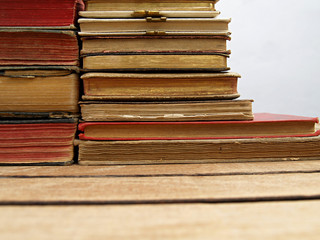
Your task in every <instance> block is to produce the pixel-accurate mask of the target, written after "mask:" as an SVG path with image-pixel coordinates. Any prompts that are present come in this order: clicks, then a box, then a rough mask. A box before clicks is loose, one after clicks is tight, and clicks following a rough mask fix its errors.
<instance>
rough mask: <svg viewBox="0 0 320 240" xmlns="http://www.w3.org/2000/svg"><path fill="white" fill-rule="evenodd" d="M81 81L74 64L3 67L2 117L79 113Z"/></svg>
mask: <svg viewBox="0 0 320 240" xmlns="http://www.w3.org/2000/svg"><path fill="white" fill-rule="evenodd" d="M79 81H80V79H79V69H78V68H77V67H74V66H42V67H40V66H37V67H35V66H27V67H26V66H25V67H23V66H20V67H0V117H1V118H64V117H76V116H77V115H78V110H79V109H78V100H79V84H80V83H79Z"/></svg>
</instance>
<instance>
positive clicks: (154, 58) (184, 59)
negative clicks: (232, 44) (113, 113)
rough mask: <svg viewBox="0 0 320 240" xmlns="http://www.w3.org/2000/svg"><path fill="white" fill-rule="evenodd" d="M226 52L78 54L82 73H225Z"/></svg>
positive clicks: (227, 53)
mask: <svg viewBox="0 0 320 240" xmlns="http://www.w3.org/2000/svg"><path fill="white" fill-rule="evenodd" d="M229 54H230V53H229V52H215V51H212V52H187V51H186V52H110V53H93V54H85V55H82V60H83V70H84V71H96V70H100V71H117V72H127V71H134V72H136V71H147V72H152V71H193V72H200V71H208V72H221V71H226V70H229V67H228V66H227V58H228V57H229Z"/></svg>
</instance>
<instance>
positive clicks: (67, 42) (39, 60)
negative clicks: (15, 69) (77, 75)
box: [0, 28, 79, 66]
mask: <svg viewBox="0 0 320 240" xmlns="http://www.w3.org/2000/svg"><path fill="white" fill-rule="evenodd" d="M78 64H79V46H78V39H77V35H76V33H75V32H74V31H67V30H65V31H64V30H39V29H37V30H35V29H33V30H31V29H25V28H17V29H15V28H6V29H1V30H0V66H19V65H20V66H33V65H64V66H68V65H72V66H76V65H78Z"/></svg>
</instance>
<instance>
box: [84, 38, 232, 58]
mask: <svg viewBox="0 0 320 240" xmlns="http://www.w3.org/2000/svg"><path fill="white" fill-rule="evenodd" d="M228 40H230V37H229V36H169V35H163V36H161V35H158V36H157V35H156V36H91V37H82V38H81V41H82V49H81V54H83V55H85V54H92V53H102V52H104V53H107V52H128V53H130V52H159V51H162V52H179V51H180V52H191V53H192V52H206V51H207V52H214V51H215V52H226V51H227V41H228Z"/></svg>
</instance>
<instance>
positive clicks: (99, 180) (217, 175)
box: [0, 159, 320, 240]
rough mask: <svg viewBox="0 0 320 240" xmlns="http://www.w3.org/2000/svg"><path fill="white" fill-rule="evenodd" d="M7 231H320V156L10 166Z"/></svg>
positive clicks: (94, 235) (275, 234) (121, 235)
mask: <svg viewBox="0 0 320 240" xmlns="http://www.w3.org/2000/svg"><path fill="white" fill-rule="evenodd" d="M0 176H1V179H0V189H1V190H0V213H1V214H0V239H6V240H7V239H50V238H55V239H68V240H70V239H184V240H185V239H201V240H203V239H210V240H211V239H246V240H248V239H299V240H301V239H317V240H318V239H319V238H320V217H319V213H320V159H319V161H283V162H260V163H219V164H186V165H184V164H181V165H178V164H176V165H149V166H146V165H141V166H105V167H83V166H77V165H73V166H67V167H1V168H0Z"/></svg>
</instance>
